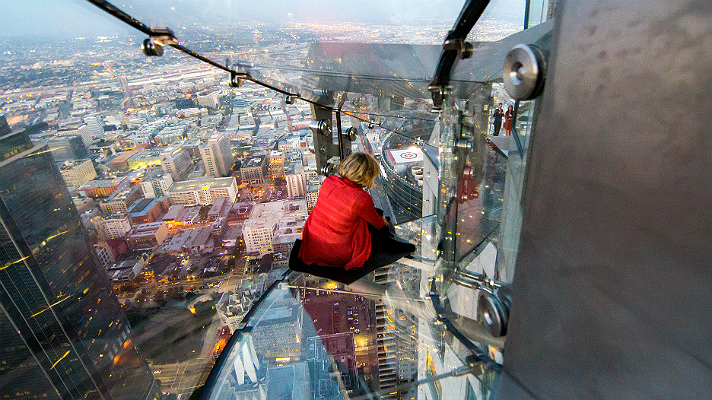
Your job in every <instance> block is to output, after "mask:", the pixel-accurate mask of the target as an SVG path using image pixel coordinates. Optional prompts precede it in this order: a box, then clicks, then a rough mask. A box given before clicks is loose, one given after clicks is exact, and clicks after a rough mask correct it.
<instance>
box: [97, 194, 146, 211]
mask: <svg viewBox="0 0 712 400" xmlns="http://www.w3.org/2000/svg"><path fill="white" fill-rule="evenodd" d="M140 198H141V189H139V188H125V189H123V190H120V191H119V190H117V191H115V192H114V193H113V194H112V195H111V196H109V197H108V198H107V199H106V200H104V201H102V202H101V203H100V204H99V207H101V211H103V212H104V213H105V214H118V213H122V212H125V211H126V210H128V208H129V207H131V205H132V204H133V203H134V202H135V201H136V200H138V199H140Z"/></svg>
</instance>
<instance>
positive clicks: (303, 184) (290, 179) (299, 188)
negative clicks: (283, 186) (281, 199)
mask: <svg viewBox="0 0 712 400" xmlns="http://www.w3.org/2000/svg"><path fill="white" fill-rule="evenodd" d="M285 178H286V181H287V197H289V198H293V197H304V196H306V194H307V176H306V174H288V175H286V176H285Z"/></svg>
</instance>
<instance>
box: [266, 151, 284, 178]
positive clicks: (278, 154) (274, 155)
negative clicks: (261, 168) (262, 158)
mask: <svg viewBox="0 0 712 400" xmlns="http://www.w3.org/2000/svg"><path fill="white" fill-rule="evenodd" d="M268 173H269V177H270V178H271V179H272V180H279V179H284V152H282V151H276V150H275V151H271V152H270V153H269V167H268Z"/></svg>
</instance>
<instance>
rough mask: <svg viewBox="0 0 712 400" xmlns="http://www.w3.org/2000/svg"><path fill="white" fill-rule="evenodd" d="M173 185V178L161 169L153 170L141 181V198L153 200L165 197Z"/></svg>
mask: <svg viewBox="0 0 712 400" xmlns="http://www.w3.org/2000/svg"><path fill="white" fill-rule="evenodd" d="M171 185H173V177H171V175H170V174H169V173H167V172H165V171H164V170H162V169H158V168H156V169H153V170H152V171H151V172H149V173H148V175H146V177H145V178H144V179H143V180H142V181H141V190H142V191H143V197H145V198H147V199H153V198H156V197H167V196H168V189H170V188H171Z"/></svg>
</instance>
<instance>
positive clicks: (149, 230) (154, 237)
mask: <svg viewBox="0 0 712 400" xmlns="http://www.w3.org/2000/svg"><path fill="white" fill-rule="evenodd" d="M166 236H168V225H166V224H165V223H164V222H162V221H161V222H151V223H148V224H139V225H135V226H134V227H133V228H131V231H129V233H128V235H126V243H127V244H128V246H129V249H131V250H144V249H153V248H155V247H156V246H158V245H160V244H161V243H163V241H164V240H166Z"/></svg>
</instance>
